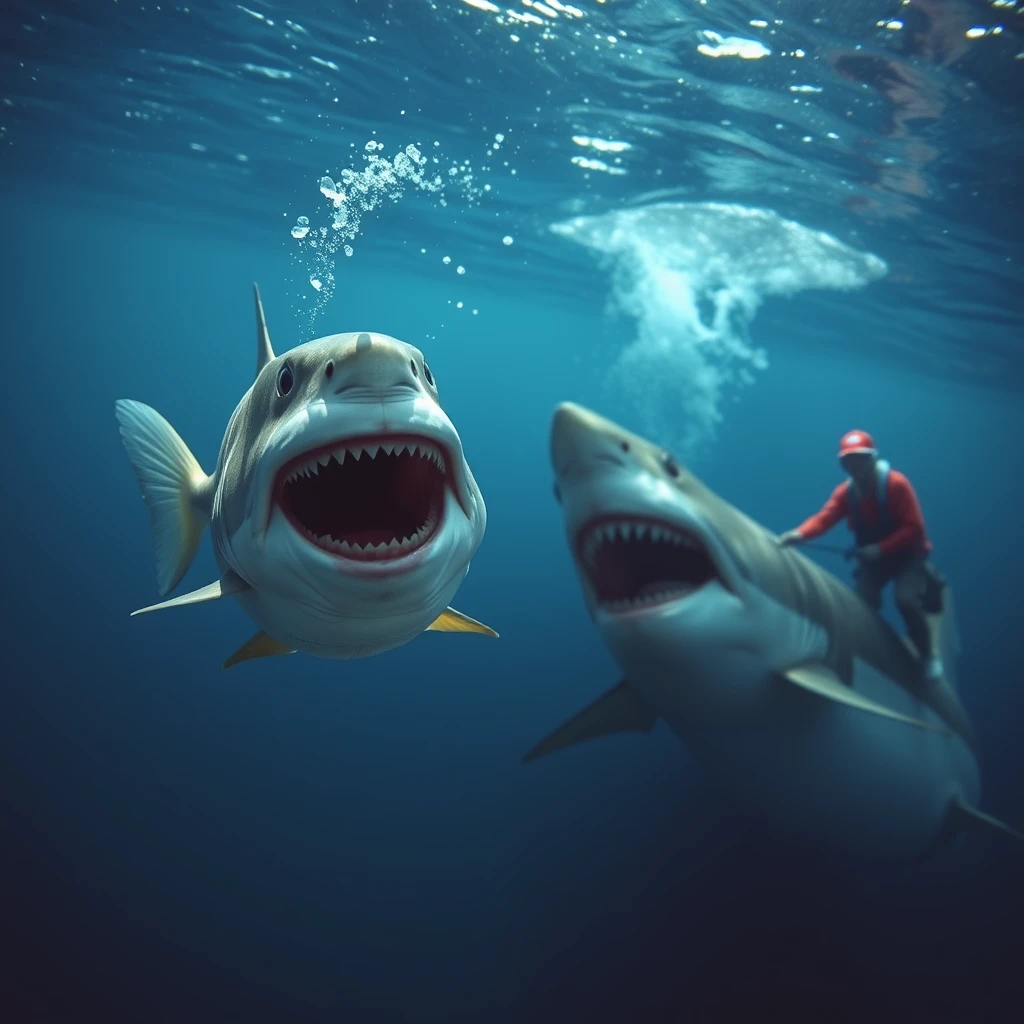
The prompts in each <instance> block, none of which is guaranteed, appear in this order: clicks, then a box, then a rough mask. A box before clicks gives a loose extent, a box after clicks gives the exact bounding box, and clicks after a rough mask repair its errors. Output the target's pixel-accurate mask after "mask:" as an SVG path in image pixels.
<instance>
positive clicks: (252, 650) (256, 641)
mask: <svg viewBox="0 0 1024 1024" xmlns="http://www.w3.org/2000/svg"><path fill="white" fill-rule="evenodd" d="M294 653H295V651H294V650H293V649H292V648H291V647H289V646H287V644H283V643H281V641H280V640H275V639H274V638H273V637H272V636H270V635H269V634H267V633H264V632H263V631H262V630H260V632H258V633H254V634H253V635H252V636H251V637H249V639H248V640H246V641H245V643H244V644H242V646H241V647H239V648H238V650H237V651H235V653H234V654H232V655H231V657H230V658H228V660H227V661H225V662H224V664H223V665H221V668H231V666H232V665H237V664H238V663H239V662H242V661H251V660H252V659H253V658H272V657H274V655H275V654H294Z"/></svg>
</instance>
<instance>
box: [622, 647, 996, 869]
mask: <svg viewBox="0 0 1024 1024" xmlns="http://www.w3.org/2000/svg"><path fill="white" fill-rule="evenodd" d="M722 669H723V671H722V675H721V676H720V677H718V678H716V679H713V680H709V682H711V683H712V685H713V686H714V687H717V688H720V689H721V690H722V691H725V692H728V693H730V694H731V697H730V699H729V700H728V701H714V700H711V701H707V700H702V699H701V697H702V695H701V694H700V693H695V692H694V691H693V690H692V689H690V688H688V687H687V686H686V685H685V684H684V685H682V686H681V685H680V683H679V680H678V678H676V679H671V678H668V677H667V676H666V677H662V678H657V677H656V678H649V679H647V680H645V681H643V682H641V683H639V684H635V685H637V688H638V689H639V690H640V691H641V692H642V693H643V692H646V693H647V694H648V699H652V700H653V701H655V702H656V703H657V706H658V709H659V711H660V712H661V714H662V717H663V718H664V719H665V721H666V722H667V724H668V725H669V727H670V728H671V729H672V730H673V731H674V732H675V733H676V735H677V736H678V737H679V738H680V739H681V740H683V742H684V743H686V745H687V747H688V748H689V749H690V750H692V752H693V753H694V754H695V755H696V756H698V757H699V758H700V759H701V760H702V761H703V762H704V763H705V764H706V765H707V766H708V767H709V768H710V769H711V770H712V771H713V772H714V773H715V774H716V775H717V776H718V777H719V778H720V779H721V781H722V782H723V783H724V784H725V785H727V786H728V787H729V788H730V789H731V790H733V791H734V792H736V793H737V795H739V796H740V797H741V798H742V799H745V800H747V801H749V802H750V803H751V805H752V809H753V810H755V811H758V812H761V813H763V814H766V815H767V816H768V817H769V818H770V820H771V822H772V823H773V825H774V826H776V827H778V828H780V829H784V830H785V831H786V832H787V833H788V834H790V835H791V836H792V837H793V838H794V839H797V840H800V841H806V842H808V843H810V844H812V845H815V846H821V847H826V848H831V849H835V850H839V851H842V852H846V853H851V854H854V855H864V856H869V857H889V856H893V857H905V856H913V855H916V854H919V853H924V852H926V851H927V850H928V849H929V848H931V847H932V846H933V845H934V844H935V842H936V841H937V840H938V839H939V838H940V836H941V834H942V831H943V828H944V825H945V822H946V816H947V813H948V810H949V804H950V801H951V799H952V798H953V797H955V796H963V797H965V798H966V799H967V800H968V801H969V802H970V803H977V802H978V800H979V797H980V776H979V770H978V765H977V761H976V759H975V757H974V754H973V753H972V751H971V750H970V748H969V747H968V746H967V744H966V743H965V742H964V741H963V740H962V739H960V738H959V737H957V736H951V735H948V734H944V733H938V732H933V731H930V730H925V729H920V728H915V727H913V726H910V725H906V724H904V723H902V722H897V721H893V720H891V719H886V718H881V717H879V716H876V715H872V714H869V713H866V712H864V711H861V710H858V709H855V708H850V707H847V706H844V705H839V704H836V703H833V702H832V701H829V700H825V699H823V698H821V697H819V696H818V695H816V694H813V693H808V692H806V691H804V690H801V689H799V688H797V687H794V686H791V685H789V684H787V683H786V682H785V681H784V680H781V679H779V678H778V677H776V676H773V675H770V674H767V673H764V672H757V671H756V670H752V669H751V667H750V666H744V665H742V664H741V663H735V664H733V665H724V666H722ZM854 686H855V688H856V690H857V691H858V692H860V693H863V694H864V695H865V696H869V697H871V698H872V699H874V700H877V701H878V702H880V703H883V704H884V705H885V706H887V707H889V708H892V709H893V710H896V711H899V712H901V713H903V714H906V715H909V716H911V717H913V718H916V719H918V720H923V721H926V722H928V723H931V724H935V725H939V724H940V723H941V720H940V719H939V717H938V716H937V715H936V714H935V713H934V712H933V711H932V710H931V709H930V708H928V707H927V706H925V705H924V704H922V703H921V702H920V701H918V700H916V699H915V698H914V697H913V696H912V695H910V694H909V693H907V692H906V691H905V690H903V689H902V688H901V687H899V686H897V685H896V684H894V683H892V682H890V681H889V680H887V679H885V678H884V677H882V676H881V675H880V674H879V673H877V672H876V671H875V670H874V669H872V668H871V667H870V666H869V665H865V664H862V663H858V664H857V665H856V666H855V679H854ZM706 694H707V691H705V694H704V696H706ZM741 694H742V696H740V695H741Z"/></svg>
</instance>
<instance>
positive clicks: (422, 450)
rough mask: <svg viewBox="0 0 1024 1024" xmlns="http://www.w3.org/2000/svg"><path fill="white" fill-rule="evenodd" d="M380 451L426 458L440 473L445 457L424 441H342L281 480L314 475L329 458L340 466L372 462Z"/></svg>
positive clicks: (443, 466) (443, 467)
mask: <svg viewBox="0 0 1024 1024" xmlns="http://www.w3.org/2000/svg"><path fill="white" fill-rule="evenodd" d="M381 451H383V452H384V453H385V454H386V455H388V456H400V455H404V454H406V453H408V454H409V456H410V457H412V458H418V459H427V460H428V461H429V462H432V463H433V464H434V465H435V466H437V468H438V469H439V470H441V472H442V473H443V472H444V470H445V463H444V455H443V454H442V452H441V449H440V448H438V447H437V446H436V445H433V444H431V443H430V442H429V441H426V440H415V441H387V440H384V441H354V442H350V443H346V442H344V441H342V442H339V443H338V446H337V447H336V448H334V449H333V450H327V451H319V452H317V453H316V454H313V455H310V456H309V457H308V458H307V459H305V460H304V461H300V462H297V463H295V464H294V465H293V466H292V467H291V469H290V471H289V473H288V475H287V476H286V477H284V482H285V483H291V481H293V480H298V478H299V477H300V476H304V477H313V476H317V475H318V474H319V472H320V469H321V467H323V466H327V465H329V464H330V462H331V460H332V459H333V460H334V461H335V462H337V463H338V464H339V465H344V463H345V460H346V459H357V460H358V459H367V458H368V459H375V458H377V456H378V455H379V454H380V452H381Z"/></svg>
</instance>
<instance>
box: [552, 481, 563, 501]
mask: <svg viewBox="0 0 1024 1024" xmlns="http://www.w3.org/2000/svg"><path fill="white" fill-rule="evenodd" d="M554 491H555V501H557V502H558V504H559V505H561V504H562V489H561V487H559V486H558V481H557V480H556V481H555V487H554Z"/></svg>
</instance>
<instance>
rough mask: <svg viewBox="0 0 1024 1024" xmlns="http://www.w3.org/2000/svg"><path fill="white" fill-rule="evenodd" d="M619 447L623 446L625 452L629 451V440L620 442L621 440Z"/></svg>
mask: <svg viewBox="0 0 1024 1024" xmlns="http://www.w3.org/2000/svg"><path fill="white" fill-rule="evenodd" d="M619 447H620V448H621V449H622V450H623V451H624V452H628V451H629V442H628V441H620V442H619Z"/></svg>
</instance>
